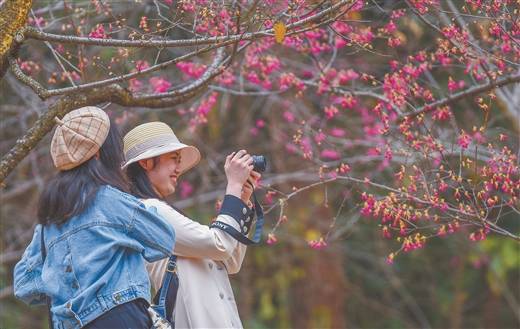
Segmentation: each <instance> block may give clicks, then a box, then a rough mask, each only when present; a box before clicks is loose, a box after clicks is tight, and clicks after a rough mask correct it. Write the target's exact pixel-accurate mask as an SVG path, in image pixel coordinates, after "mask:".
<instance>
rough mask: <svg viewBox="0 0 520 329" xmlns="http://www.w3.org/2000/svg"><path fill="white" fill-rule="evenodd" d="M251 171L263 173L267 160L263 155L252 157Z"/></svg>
mask: <svg viewBox="0 0 520 329" xmlns="http://www.w3.org/2000/svg"><path fill="white" fill-rule="evenodd" d="M252 157H253V170H254V171H256V172H259V173H262V172H264V171H265V168H266V167H267V159H266V158H265V156H263V155H253V156H252Z"/></svg>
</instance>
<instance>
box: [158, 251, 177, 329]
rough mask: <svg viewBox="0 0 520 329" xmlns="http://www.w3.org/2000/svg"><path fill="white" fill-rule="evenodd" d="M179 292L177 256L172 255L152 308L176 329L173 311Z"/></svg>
mask: <svg viewBox="0 0 520 329" xmlns="http://www.w3.org/2000/svg"><path fill="white" fill-rule="evenodd" d="M178 291H179V276H178V275H177V256H176V255H171V256H170V258H169V259H168V265H167V266H166V273H164V277H163V280H162V284H161V288H160V289H159V291H157V293H156V294H155V297H154V298H153V303H154V305H152V308H153V309H154V310H155V311H156V312H157V313H158V314H159V315H160V316H161V317H163V318H164V319H166V320H168V321H169V322H170V323H171V325H172V327H173V328H175V323H174V322H173V310H174V308H175V301H176V299H177V292H178Z"/></svg>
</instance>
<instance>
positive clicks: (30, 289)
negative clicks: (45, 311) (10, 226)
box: [14, 225, 45, 305]
mask: <svg viewBox="0 0 520 329" xmlns="http://www.w3.org/2000/svg"><path fill="white" fill-rule="evenodd" d="M40 244H41V225H37V226H36V228H35V229H34V234H33V238H32V241H31V243H30V244H29V246H28V247H27V249H25V252H24V253H23V256H22V259H20V261H19V262H18V263H17V264H16V266H15V268H14V294H15V296H16V297H17V298H19V299H21V300H23V301H24V302H25V303H27V304H31V305H35V304H42V303H45V295H44V294H43V291H42V287H43V281H42V267H43V259H42V254H41V248H40Z"/></svg>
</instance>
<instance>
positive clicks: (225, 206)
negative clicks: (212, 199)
mask: <svg viewBox="0 0 520 329" xmlns="http://www.w3.org/2000/svg"><path fill="white" fill-rule="evenodd" d="M220 215H228V216H231V217H233V219H234V220H236V221H237V223H238V224H239V225H240V231H241V233H242V234H248V233H249V230H250V228H251V224H252V223H253V216H254V212H253V209H250V208H249V207H248V206H247V205H246V204H245V203H244V202H243V201H242V200H241V199H240V198H237V197H236V196H234V195H230V194H226V196H225V197H224V201H223V202H222V206H221V207H220Z"/></svg>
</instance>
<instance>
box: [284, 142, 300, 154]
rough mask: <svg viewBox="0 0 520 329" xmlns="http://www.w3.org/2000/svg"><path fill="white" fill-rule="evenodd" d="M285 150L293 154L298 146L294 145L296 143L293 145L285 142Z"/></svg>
mask: <svg viewBox="0 0 520 329" xmlns="http://www.w3.org/2000/svg"><path fill="white" fill-rule="evenodd" d="M285 150H286V151H287V152H289V153H290V154H294V153H296V151H298V147H296V145H294V144H293V143H287V144H285Z"/></svg>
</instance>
